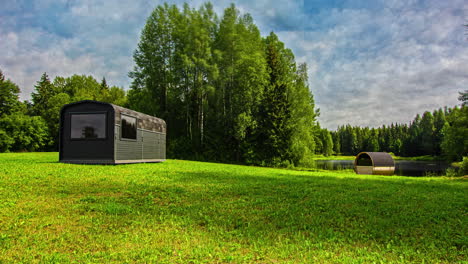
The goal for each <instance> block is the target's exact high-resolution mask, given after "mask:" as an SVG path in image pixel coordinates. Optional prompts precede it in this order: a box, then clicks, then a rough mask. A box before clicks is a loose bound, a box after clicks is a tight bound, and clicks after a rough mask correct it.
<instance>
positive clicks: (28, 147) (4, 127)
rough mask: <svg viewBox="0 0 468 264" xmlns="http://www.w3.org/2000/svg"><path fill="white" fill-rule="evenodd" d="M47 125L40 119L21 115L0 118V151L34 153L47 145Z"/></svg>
mask: <svg viewBox="0 0 468 264" xmlns="http://www.w3.org/2000/svg"><path fill="white" fill-rule="evenodd" d="M47 139H48V133H47V125H46V123H45V122H44V120H43V119H42V118H41V117H38V116H32V117H31V116H27V115H23V114H22V113H16V114H12V115H5V116H3V117H1V118H0V151H1V152H8V151H36V150H40V149H42V148H43V147H44V146H45V145H46V144H47Z"/></svg>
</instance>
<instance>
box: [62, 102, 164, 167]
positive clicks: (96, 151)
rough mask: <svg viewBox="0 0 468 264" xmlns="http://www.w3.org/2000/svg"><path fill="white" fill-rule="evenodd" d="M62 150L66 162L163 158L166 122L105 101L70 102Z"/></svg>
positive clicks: (65, 113)
mask: <svg viewBox="0 0 468 264" xmlns="http://www.w3.org/2000/svg"><path fill="white" fill-rule="evenodd" d="M59 152H60V153H59V161H60V162H64V163H78V164H122V163H139V162H162V161H164V160H165V159H166V122H164V120H162V119H160V118H157V117H154V116H150V115H146V114H143V113H140V112H136V111H133V110H130V109H127V108H123V107H120V106H117V105H113V104H109V103H104V102H98V101H90V100H85V101H79V102H76V103H71V104H67V105H65V106H63V107H62V110H61V112H60V143H59Z"/></svg>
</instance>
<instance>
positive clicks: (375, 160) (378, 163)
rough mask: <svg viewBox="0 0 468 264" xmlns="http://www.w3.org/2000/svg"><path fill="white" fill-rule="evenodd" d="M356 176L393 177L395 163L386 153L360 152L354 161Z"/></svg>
mask: <svg viewBox="0 0 468 264" xmlns="http://www.w3.org/2000/svg"><path fill="white" fill-rule="evenodd" d="M354 171H355V172H356V173H357V174H377V175H393V173H394V172H395V161H394V160H393V158H392V156H391V155H390V154H388V153H386V152H361V153H359V154H358V155H357V156H356V159H355V160H354Z"/></svg>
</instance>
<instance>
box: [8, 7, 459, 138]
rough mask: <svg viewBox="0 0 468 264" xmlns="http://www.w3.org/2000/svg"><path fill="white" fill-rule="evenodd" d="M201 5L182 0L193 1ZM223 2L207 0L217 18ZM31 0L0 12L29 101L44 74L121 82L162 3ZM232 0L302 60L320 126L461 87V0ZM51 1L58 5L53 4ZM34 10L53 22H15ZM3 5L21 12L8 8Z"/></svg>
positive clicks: (414, 108) (443, 100)
mask: <svg viewBox="0 0 468 264" xmlns="http://www.w3.org/2000/svg"><path fill="white" fill-rule="evenodd" d="M183 2H184V1H182V0H177V1H172V2H171V3H176V4H178V5H179V6H181V5H182V3H183ZM203 2H204V1H203V0H195V1H189V4H190V6H191V7H194V8H198V7H199V6H200V5H201V4H202V3H203ZM231 2H232V1H230V0H221V1H217V2H214V3H213V4H214V9H215V11H216V12H217V13H218V15H219V16H220V17H222V14H223V10H224V9H225V8H226V7H228V6H229V5H230V3H231ZM36 3H37V4H36V5H35V7H32V9H31V10H32V11H31V10H29V9H28V10H27V12H25V13H24V14H23V18H24V19H23V18H21V19H19V18H16V19H17V20H15V17H12V16H10V15H5V14H7V13H1V11H0V50H2V55H1V56H0V68H1V69H2V70H3V72H4V73H5V74H6V76H7V77H8V78H10V79H11V80H12V81H14V82H16V83H17V84H18V85H19V86H20V88H21V89H22V90H23V93H22V95H21V97H22V99H29V98H30V96H29V94H30V92H31V91H32V90H33V88H34V84H35V83H36V81H37V80H39V78H40V76H41V74H42V73H43V72H47V73H48V74H49V76H50V77H51V78H53V77H55V76H57V75H59V76H70V75H72V74H91V75H93V76H94V77H95V78H97V79H98V80H99V79H100V78H102V76H105V77H106V79H107V81H108V83H109V84H111V85H117V86H123V87H125V88H128V87H129V83H130V79H129V78H128V77H127V74H128V72H129V71H130V70H131V69H132V67H133V58H132V53H133V51H134V49H135V48H136V45H137V43H138V40H139V34H140V31H141V29H142V28H143V26H144V24H145V21H146V18H147V17H148V15H149V14H150V12H151V11H152V10H153V8H154V7H155V6H157V5H158V4H160V3H162V1H156V2H153V1H136V2H128V1H124V0H114V1H103V2H95V1H91V0H73V1H65V0H63V1H62V2H57V1H51V0H41V1H40V2H36ZM234 3H235V4H236V6H237V7H238V8H239V9H240V10H241V12H242V13H246V12H248V13H250V14H251V15H252V17H253V18H254V20H255V23H256V24H257V25H258V27H259V29H260V30H261V32H262V34H263V35H267V34H269V32H270V31H275V32H276V33H277V34H278V36H279V37H280V40H282V41H283V42H285V44H286V46H287V47H289V48H291V49H292V50H293V51H294V54H295V55H296V59H297V60H298V61H299V62H307V64H308V66H309V78H310V87H311V89H312V91H313V93H314V96H315V100H316V103H317V106H318V107H320V108H321V117H320V118H319V120H320V122H321V124H322V126H324V127H327V128H330V129H335V128H336V127H337V126H338V125H342V124H346V123H350V124H352V125H363V126H364V125H366V126H380V125H382V124H389V123H391V122H400V123H407V122H409V121H410V120H411V119H412V118H413V117H414V116H415V115H416V114H417V113H422V112H423V111H424V110H433V109H435V108H438V107H443V106H445V105H448V106H453V105H454V104H457V103H458V102H457V95H458V94H457V92H458V91H461V90H464V89H467V88H466V87H468V75H467V71H466V61H468V45H467V43H468V42H467V39H466V35H465V29H464V28H463V27H462V25H463V24H466V18H467V17H468V3H466V1H463V0H453V1H437V0H433V1H423V2H421V1H403V0H392V1H382V2H381V3H378V2H372V3H373V4H375V3H377V5H380V6H379V8H370V7H369V8H368V9H362V8H353V7H351V8H348V7H341V8H334V9H333V8H332V9H320V7H319V6H317V8H316V11H317V12H314V13H313V14H312V15H311V14H307V13H306V12H305V10H307V9H310V8H312V9H314V10H315V7H314V6H312V7H311V6H308V5H311V3H309V2H308V1H299V0H298V1H286V0H285V1H275V3H274V4H272V2H271V1H267V0H261V1H250V0H249V1H247V0H239V1H234ZM60 5H62V6H63V10H55V9H53V8H56V6H60ZM369 5H370V4H369ZM39 7H40V8H41V9H44V10H45V9H47V8H49V9H51V11H50V12H54V14H53V15H55V16H56V17H55V18H53V19H56V21H54V20H52V21H49V24H44V25H43V26H42V27H40V26H39V25H34V24H31V25H23V24H22V23H23V20H28V21H29V19H33V18H34V16H35V15H37V14H39V13H37V12H33V11H34V10H35V9H34V8H39ZM6 9H7V11H8V12H13V11H14V12H19V11H18V10H20V9H19V8H18V6H14V5H13V6H11V5H10V6H9V7H7V8H6ZM46 15H47V14H46ZM47 17H48V16H46V18H47ZM49 19H51V18H49ZM19 20H21V21H19ZM32 21H36V20H32ZM37 21H39V22H41V21H42V20H40V19H39V20H37ZM44 23H45V22H44ZM51 24H52V25H61V26H63V27H61V28H59V29H60V30H62V31H64V32H55V31H54V29H55V28H54V26H52V27H51Z"/></svg>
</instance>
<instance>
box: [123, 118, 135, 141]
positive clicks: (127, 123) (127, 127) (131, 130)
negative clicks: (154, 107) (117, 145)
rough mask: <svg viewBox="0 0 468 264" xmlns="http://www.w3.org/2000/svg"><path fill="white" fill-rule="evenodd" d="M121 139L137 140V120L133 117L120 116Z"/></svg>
mask: <svg viewBox="0 0 468 264" xmlns="http://www.w3.org/2000/svg"><path fill="white" fill-rule="evenodd" d="M121 119H122V125H121V130H122V131H121V137H122V138H124V139H137V120H136V118H135V117H131V116H126V115H121Z"/></svg>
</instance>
